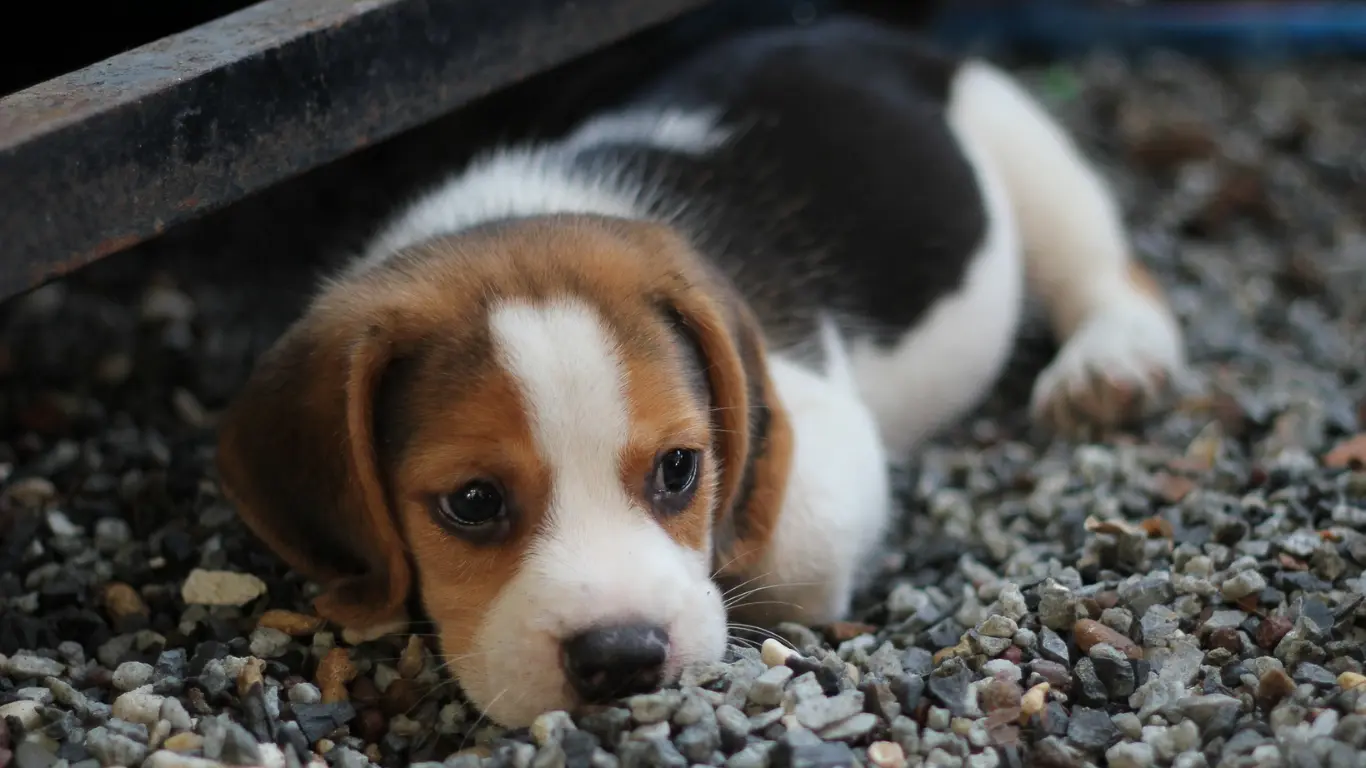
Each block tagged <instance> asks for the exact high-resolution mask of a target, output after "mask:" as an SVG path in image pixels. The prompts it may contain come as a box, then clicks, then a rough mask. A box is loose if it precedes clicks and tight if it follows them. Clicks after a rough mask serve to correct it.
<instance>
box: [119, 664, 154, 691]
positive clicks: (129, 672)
mask: <svg viewBox="0 0 1366 768" xmlns="http://www.w3.org/2000/svg"><path fill="white" fill-rule="evenodd" d="M155 671H156V670H154V669H152V665H151V664H144V663H142V662H140V661H125V662H123V663H122V664H120V665H119V668H118V669H116V670H114V677H113V681H114V687H115V688H117V689H119V690H120V691H131V690H133V689H134V688H141V687H142V686H144V685H146V684H148V683H150V682H152V674H153V673H154V672H155Z"/></svg>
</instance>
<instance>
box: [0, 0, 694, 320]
mask: <svg viewBox="0 0 1366 768" xmlns="http://www.w3.org/2000/svg"><path fill="white" fill-rule="evenodd" d="M708 1H709V0H263V2H260V3H257V4H255V5H253V6H250V7H248V8H246V9H243V10H241V11H238V12H236V13H233V14H231V15H228V16H224V17H222V18H220V19H217V20H214V21H212V22H209V23H207V24H203V25H201V26H198V27H195V28H193V29H191V30H188V31H186V32H183V33H180V34H176V35H173V36H170V37H167V38H163V39H162V40H159V41H156V42H154V43H150V44H148V45H144V46H141V47H139V48H135V49H133V50H131V51H128V52H126V53H123V54H120V55H118V56H115V57H113V58H110V59H106V60H104V61H102V62H100V63H98V64H94V65H92V66H90V67H87V68H85V69H81V70H78V71H76V72H72V73H69V74H67V75H63V76H61V77H57V78H54V79H52V80H48V81H47V82H44V83H40V84H38V85H36V86H33V87H32V88H29V89H27V90H24V91H20V92H18V93H14V94H11V95H9V96H6V97H4V98H2V99H0V297H3V296H9V295H12V294H14V293H17V292H20V291H23V290H25V289H27V288H29V287H32V286H34V285H36V284H38V283H40V282H42V281H44V280H47V279H50V278H52V277H55V276H58V275H61V274H64V273H66V272H68V271H70V270H73V269H76V268H78V267H80V266H82V265H84V264H86V263H89V262H91V261H93V260H95V259H98V258H100V257H102V256H105V255H107V254H110V253H113V252H115V251H118V250H122V249H124V248H126V247H128V246H130V245H133V244H135V243H138V242H140V241H143V240H145V239H148V238H150V237H153V236H155V235H157V234H159V233H160V232H162V231H163V230H165V229H166V228H167V227H170V226H172V225H174V224H176V223H179V222H181V221H184V220H186V219H189V218H191V217H193V216H196V215H198V214H202V213H205V212H207V211H210V210H213V209H215V208H219V207H222V206H224V205H226V204H228V203H231V202H233V201H235V200H238V199H241V198H242V197H245V196H247V195H249V194H251V193H253V192H255V191H257V190H260V189H262V188H264V187H267V186H269V185H271V184H274V183H275V182H278V181H281V180H283V179H286V178H288V177H291V176H294V175H297V174H299V173H302V172H304V171H306V170H309V169H311V168H313V167H316V166H319V165H321V164H324V163H327V162H330V161H332V160H335V159H337V158H339V157H341V156H343V155H345V154H347V153H350V152H352V151H354V150H357V149H359V148H362V147H365V146H367V145H369V144H373V143H375V142H377V141H380V140H382V139H385V138H388V137H390V136H392V135H394V134H396V133H398V132H400V131H403V130H405V129H407V128H410V127H413V126H416V125H418V124H420V123H423V122H425V121H428V120H430V119H432V118H434V117H436V116H438V115H440V114H442V113H446V112H449V111H451V110H453V109H455V108H457V107H460V106H462V105H464V104H467V103H469V102H470V101H472V100H474V99H476V98H478V97H480V96H484V95H486V94H489V93H491V92H493V91H496V90H499V89H501V88H503V87H505V86H508V85H511V84H512V83H515V82H518V81H520V80H523V79H525V78H528V77H530V76H532V75H535V74H537V73H540V72H543V71H546V70H549V69H552V68H554V67H557V66H559V65H560V64H563V63H565V62H566V61H568V60H570V59H572V58H574V57H576V56H579V55H581V54H584V53H587V52H589V51H592V50H594V49H597V48H600V47H602V46H604V45H607V44H610V43H613V42H616V41H617V40H620V39H623V38H625V37H627V36H630V35H632V34H634V33H636V32H638V31H641V30H643V29H645V28H648V27H651V26H654V25H656V24H659V23H662V22H664V21H667V20H669V19H672V18H674V17H676V16H678V15H680V14H682V13H684V12H685V11H688V10H691V9H694V8H698V7H700V6H703V5H706V4H707V2H708Z"/></svg>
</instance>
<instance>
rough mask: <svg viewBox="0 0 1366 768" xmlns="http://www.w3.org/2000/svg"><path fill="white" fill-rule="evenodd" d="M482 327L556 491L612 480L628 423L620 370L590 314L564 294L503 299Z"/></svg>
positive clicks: (614, 351)
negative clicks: (542, 299)
mask: <svg viewBox="0 0 1366 768" xmlns="http://www.w3.org/2000/svg"><path fill="white" fill-rule="evenodd" d="M489 325H490V327H491V328H492V330H493V338H494V343H495V344H496V346H497V349H498V354H499V356H500V357H501V359H502V362H503V365H504V366H506V368H507V371H508V373H510V374H512V377H513V378H514V379H516V381H517V385H518V387H519V388H520V389H521V392H522V397H523V399H524V400H525V402H526V406H527V411H528V414H527V415H528V416H529V417H530V419H531V426H532V430H533V433H534V435H535V437H536V442H537V446H538V447H539V448H540V450H541V455H542V458H543V459H544V460H545V461H547V462H548V463H549V464H550V467H551V469H552V471H553V472H554V475H555V485H556V486H557V490H558V487H559V486H560V485H561V484H570V485H579V484H582V483H584V482H589V481H593V484H596V483H597V482H598V481H601V480H603V479H606V478H615V477H616V474H617V472H616V458H617V456H618V454H619V452H620V450H621V449H622V448H623V447H624V446H625V444H626V437H627V433H628V430H629V429H630V422H629V417H628V413H627V408H626V393H625V375H624V372H623V370H622V366H621V363H620V360H619V356H618V354H617V348H616V347H617V345H616V343H615V341H614V340H613V339H612V338H611V335H610V334H609V333H608V332H607V329H606V328H604V327H603V324H602V322H601V321H600V320H599V319H598V317H597V313H595V312H594V311H593V310H592V309H591V308H589V307H588V306H586V305H585V304H583V303H582V302H578V301H571V300H567V299H560V300H556V301H552V302H547V303H545V304H543V305H539V306H534V305H531V304H528V303H524V302H509V303H506V304H503V305H502V306H500V307H497V308H496V309H495V310H494V311H493V313H492V315H491V317H490V319H489ZM613 485H616V483H613Z"/></svg>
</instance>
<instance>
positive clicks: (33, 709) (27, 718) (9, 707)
mask: <svg viewBox="0 0 1366 768" xmlns="http://www.w3.org/2000/svg"><path fill="white" fill-rule="evenodd" d="M39 706H41V705H39V704H38V702H36V701H30V700H28V699H21V700H19V701H12V702H10V703H9V704H5V705H3V706H0V720H4V719H6V718H10V717H13V718H15V719H17V720H18V721H19V723H20V725H23V726H24V730H26V731H28V730H32V729H34V728H37V727H38V726H39V725H41V724H42V722H43V718H42V715H40V714H38V707H39Z"/></svg>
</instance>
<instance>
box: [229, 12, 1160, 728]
mask: <svg viewBox="0 0 1366 768" xmlns="http://www.w3.org/2000/svg"><path fill="white" fill-rule="evenodd" d="M1027 291H1030V292H1033V294H1034V295H1036V296H1037V297H1038V298H1039V299H1040V300H1041V301H1042V302H1043V305H1044V306H1045V307H1046V308H1047V312H1048V315H1049V317H1050V319H1051V327H1052V329H1053V331H1054V333H1055V335H1056V337H1057V339H1058V341H1059V342H1060V352H1059V353H1058V355H1057V357H1056V359H1054V360H1053V362H1052V363H1051V365H1050V366H1049V367H1048V368H1047V369H1046V370H1045V371H1044V372H1043V373H1042V374H1041V375H1040V377H1039V378H1038V381H1037V384H1036V386H1035V389H1034V396H1033V404H1032V408H1033V411H1034V414H1035V416H1036V417H1037V419H1038V420H1039V421H1040V422H1041V423H1043V424H1046V425H1048V426H1051V427H1053V428H1055V429H1058V430H1062V431H1070V430H1074V429H1076V428H1080V427H1102V428H1105V427H1115V426H1119V425H1121V424H1123V423H1124V422H1126V421H1128V420H1130V419H1132V418H1134V417H1135V416H1139V415H1142V414H1143V413H1144V411H1145V410H1147V409H1148V408H1149V406H1150V405H1151V404H1152V403H1154V402H1155V401H1156V399H1157V396H1158V395H1160V394H1162V393H1163V391H1164V388H1165V385H1166V383H1167V382H1170V381H1171V380H1172V379H1173V378H1174V377H1175V376H1176V375H1177V374H1178V373H1179V372H1180V371H1181V369H1182V367H1183V352H1182V349H1183V342H1182V335H1181V331H1180V328H1179V325H1178V323H1177V322H1176V320H1175V319H1174V316H1173V313H1172V312H1171V310H1170V309H1169V307H1168V305H1167V303H1166V302H1165V300H1164V298H1163V296H1162V294H1161V292H1160V291H1159V289H1158V286H1157V284H1156V283H1155V282H1154V280H1153V279H1151V278H1150V277H1149V276H1148V274H1147V273H1146V272H1145V271H1144V270H1143V268H1142V267H1141V266H1140V265H1139V264H1138V263H1137V262H1135V261H1134V260H1133V259H1132V258H1131V256H1130V251H1129V248H1128V246H1127V243H1126V235H1125V231H1124V228H1123V226H1122V224H1121V217H1120V214H1119V212H1118V210H1117V206H1116V203H1115V201H1114V199H1113V197H1112V194H1111V192H1110V190H1109V189H1108V188H1107V186H1106V184H1105V183H1104V182H1103V181H1102V179H1101V178H1100V176H1099V174H1098V173H1097V172H1096V171H1095V170H1093V168H1092V167H1091V166H1090V165H1088V163H1087V161H1086V160H1085V159H1084V158H1083V157H1082V156H1081V154H1080V152H1079V150H1078V149H1077V147H1076V146H1075V144H1074V143H1073V141H1072V140H1071V139H1070V138H1069V136H1068V135H1067V134H1066V133H1065V132H1064V131H1063V130H1062V129H1061V128H1060V127H1059V125H1058V124H1057V123H1055V122H1054V121H1053V120H1052V119H1051V118H1050V117H1049V115H1048V114H1047V113H1046V111H1045V110H1044V109H1043V108H1042V107H1041V106H1040V105H1039V104H1037V103H1036V102H1035V101H1034V100H1033V99H1031V97H1030V96H1029V95H1028V94H1027V93H1026V92H1025V90H1024V89H1023V88H1022V87H1021V86H1020V85H1018V84H1017V83H1015V82H1014V81H1012V79H1011V78H1010V77H1009V76H1007V75H1006V74H1004V73H1003V72H1002V71H1000V70H998V69H996V68H993V67H992V66H991V65H989V64H987V63H984V62H982V61H976V60H958V59H954V58H951V57H947V56H943V55H940V54H938V53H935V52H933V51H931V50H928V49H927V48H926V47H925V46H924V45H922V44H921V43H920V42H919V41H917V40H916V39H914V38H912V37H909V36H908V35H907V34H906V33H904V32H902V31H898V30H895V29H891V28H888V27H884V26H881V25H878V24H876V23H873V22H870V21H863V20H856V19H840V20H830V21H825V22H821V23H818V24H815V25H812V26H808V27H800V28H784V29H777V30H766V31H762V32H755V33H749V34H745V35H743V36H740V37H738V38H734V39H731V40H729V41H724V42H721V43H718V44H716V45H714V46H712V47H711V48H709V49H707V50H705V51H703V52H702V53H700V54H699V55H697V56H696V57H695V58H693V59H691V60H689V61H686V62H684V63H682V64H681V65H679V66H677V67H676V68H675V69H673V70H672V71H670V72H668V73H667V74H666V75H665V76H663V77H662V78H660V79H659V80H658V81H656V82H655V83H654V84H653V85H652V86H651V87H649V88H648V89H646V90H645V91H644V92H642V93H640V94H638V95H637V96H636V97H635V98H634V99H633V100H631V101H630V102H629V103H628V104H626V105H625V106H622V107H620V108H618V109H616V110H614V111H609V112H606V113H602V114H599V115H597V116H595V117H593V118H592V119H589V120H587V121H586V122H584V123H583V124H582V125H581V126H580V127H578V128H577V130H574V131H573V132H572V133H570V134H569V135H568V136H566V137H564V138H562V139H559V140H556V141H550V142H545V143H536V144H531V145H527V146H518V147H511V148H503V149H499V150H498V151H494V152H492V153H490V154H487V155H484V156H482V157H481V158H480V159H478V160H477V161H475V162H474V163H472V164H471V165H470V166H469V167H468V168H467V169H465V170H464V171H463V172H462V173H460V174H458V175H456V176H455V177H453V178H451V179H449V180H448V181H446V182H445V183H443V184H440V185H439V186H437V187H436V188H435V189H432V190H430V191H429V192H427V193H426V194H425V195H423V196H421V197H420V198H419V199H417V200H416V201H415V202H413V203H412V204H411V205H408V206H407V207H406V208H405V209H404V210H402V211H401V212H400V213H399V215H398V216H397V217H396V218H395V219H394V220H393V221H392V222H391V223H390V224H389V225H388V226H387V227H386V228H385V229H383V230H382V231H381V232H380V233H379V234H378V236H377V237H376V238H375V239H374V240H373V241H372V242H371V243H370V244H369V246H368V248H367V249H366V250H365V252H364V253H363V254H361V255H360V256H359V257H358V258H357V259H355V260H354V261H353V262H352V263H350V264H349V265H348V266H347V268H346V269H345V270H344V271H342V272H340V273H339V274H337V275H335V276H334V277H332V278H331V279H330V280H329V281H327V282H326V284H325V285H323V286H322V287H321V289H320V291H319V293H318V294H317V295H316V297H315V298H314V300H313V301H312V303H311V304H310V306H308V308H307V310H306V311H305V312H304V314H303V315H302V317H301V318H300V319H299V320H298V321H297V322H296V324H295V325H293V326H292V327H291V328H290V329H289V330H288V331H287V332H286V333H285V334H284V335H283V336H282V337H281V338H280V339H279V340H278V341H277V342H276V344H275V346H274V347H273V348H272V349H271V350H269V351H268V353H267V354H265V355H264V356H263V357H262V358H261V359H260V360H259V362H258V364H257V367H256V369H255V371H254V373H253V374H252V376H251V378H250V380H249V382H248V383H247V384H246V385H245V387H244V389H243V390H242V391H241V392H240V394H239V395H238V396H237V397H236V399H235V400H234V402H233V403H232V404H230V406H229V408H228V410H227V412H226V413H225V414H224V418H223V420H222V421H221V425H220V426H221V435H220V444H219V466H220V474H221V479H222V484H223V489H224V492H225V494H226V495H227V496H228V497H229V498H230V499H231V500H232V501H233V502H234V503H235V504H236V505H237V507H238V509H239V510H240V512H241V515H242V517H243V518H244V519H245V521H246V523H247V524H248V525H249V527H250V528H251V529H252V530H253V531H254V532H255V533H256V534H257V535H259V536H260V537H261V538H262V539H263V540H264V541H265V542H266V543H267V544H268V545H269V546H270V547H272V548H273V549H274V551H276V552H277V553H279V555H281V556H282V557H283V558H284V559H285V560H286V561H287V562H288V563H289V564H290V565H291V566H292V567H294V568H296V569H297V570H298V571H300V572H301V573H302V574H304V575H306V576H307V577H309V578H311V579H313V580H315V581H317V582H318V583H319V584H320V585H321V586H322V587H323V590H324V591H323V593H322V594H321V596H320V597H319V598H318V600H317V604H316V605H317V609H318V611H319V612H320V613H321V614H322V615H323V616H325V617H326V618H328V619H331V620H333V621H335V622H337V623H339V624H340V625H342V626H344V627H347V628H349V629H351V630H354V631H356V632H358V633H361V634H365V635H375V634H379V633H383V632H386V631H391V630H393V629H394V628H396V627H400V626H402V625H403V622H404V621H405V620H406V619H407V618H408V616H409V615H410V614H409V612H408V610H407V606H408V605H410V602H409V601H410V600H411V599H413V597H414V596H417V597H416V599H417V600H418V602H419V604H420V607H421V609H422V611H423V612H424V613H425V614H426V616H427V617H429V618H430V620H431V621H432V622H433V624H434V626H435V630H436V632H437V634H438V636H439V640H440V645H441V650H442V653H443V654H444V657H445V659H446V660H447V661H448V662H449V669H451V670H452V673H453V675H454V677H455V678H456V679H457V680H458V682H459V683H460V685H461V686H462V688H463V689H464V691H465V692H466V694H467V696H468V697H469V698H470V699H471V701H472V702H473V703H474V704H475V705H476V706H478V707H480V708H482V709H483V710H484V712H485V714H486V715H488V716H489V717H490V718H492V719H493V720H496V721H498V722H501V723H502V724H504V725H507V726H511V727H517V726H525V725H527V724H529V723H530V722H531V721H532V720H533V719H534V718H535V717H536V715H537V714H539V713H541V712H544V711H547V710H551V709H573V708H575V707H577V706H579V705H581V704H583V703H587V702H597V701H603V700H607V699H612V698H616V697H619V696H623V695H626V694H631V693H635V692H640V691H645V690H651V689H653V688H655V687H657V686H659V685H661V684H668V683H671V682H672V681H675V680H676V679H677V678H678V676H679V674H680V671H681V669H682V668H683V667H684V666H685V665H687V664H689V663H692V662H704V661H714V660H719V659H720V658H721V657H722V655H723V653H724V652H725V650H726V648H727V639H728V631H727V630H728V621H729V620H730V618H729V616H735V615H738V613H739V612H740V611H741V610H742V609H746V608H747V609H749V611H750V613H749V615H750V616H753V617H754V618H752V619H751V621H755V622H765V623H768V622H775V621H779V620H797V621H803V622H810V623H822V622H828V621H832V620H836V619H839V618H840V617H841V616H842V615H843V614H845V612H846V611H847V610H848V608H849V605H850V598H851V594H853V592H854V591H855V590H856V589H857V588H858V587H859V585H860V584H861V578H862V577H863V576H864V575H865V574H864V571H865V564H866V563H868V562H869V561H870V560H872V559H874V557H873V555H874V554H875V552H876V547H877V546H878V545H879V541H880V538H881V537H882V536H883V533H884V529H885V527H886V526H887V524H888V522H889V519H890V518H891V516H892V510H893V502H892V492H891V490H890V488H889V478H888V463H889V462H892V461H896V460H898V459H900V458H902V457H904V456H906V455H907V454H908V452H909V451H910V450H911V449H912V448H913V447H914V446H915V445H916V444H917V442H919V441H921V440H922V439H924V438H925V437H926V436H928V435H931V434H933V433H934V432H935V431H936V430H937V429H939V428H940V427H943V426H945V425H947V424H949V423H950V422H953V421H954V420H955V419H958V418H961V417H962V416H964V415H965V414H966V412H967V411H968V410H969V409H971V408H973V407H974V406H975V405H977V404H978V403H979V401H980V400H982V399H983V398H984V396H985V395H986V393H987V392H988V390H989V389H990V388H991V387H992V386H993V383H994V381H995V379H996V378H997V376H998V375H999V374H1000V372H1001V371H1002V368H1003V364H1004V362H1005V361H1006V359H1007V356H1008V354H1009V353H1010V351H1011V348H1012V344H1013V342H1014V339H1015V335H1016V332H1017V327H1018V326H1019V324H1020V322H1021V315H1022V307H1023V301H1024V298H1025V295H1026V292H1027ZM727 590H729V591H727Z"/></svg>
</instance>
